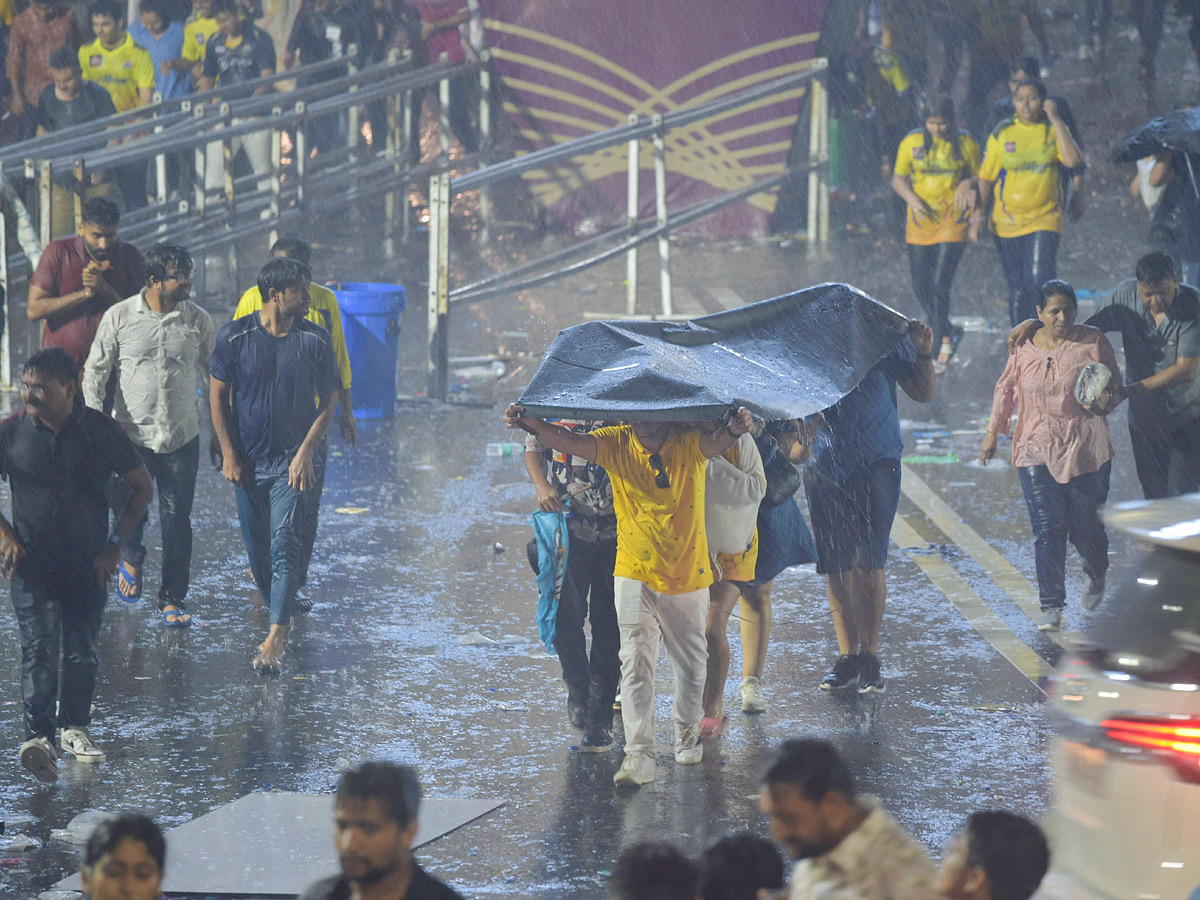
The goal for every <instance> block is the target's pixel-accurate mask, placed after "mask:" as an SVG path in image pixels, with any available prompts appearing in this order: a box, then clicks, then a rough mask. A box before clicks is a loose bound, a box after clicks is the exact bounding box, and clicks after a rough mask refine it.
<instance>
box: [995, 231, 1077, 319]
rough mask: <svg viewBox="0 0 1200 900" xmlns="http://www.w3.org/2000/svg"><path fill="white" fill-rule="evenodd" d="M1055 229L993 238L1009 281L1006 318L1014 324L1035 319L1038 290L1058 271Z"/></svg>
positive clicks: (1057, 235)
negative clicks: (1011, 236)
mask: <svg viewBox="0 0 1200 900" xmlns="http://www.w3.org/2000/svg"><path fill="white" fill-rule="evenodd" d="M1061 237H1062V236H1061V235H1060V234H1059V233H1058V232H1057V231H1035V232H1033V233H1032V234H1023V235H1021V236H1020V237H1015V238H1002V237H997V238H996V249H997V250H998V251H999V252H1000V268H1001V269H1003V270H1004V280H1005V281H1007V282H1008V319H1009V324H1010V325H1014V326H1015V325H1017V324H1018V323H1019V322H1024V321H1025V320H1026V319H1036V318H1037V305H1038V291H1039V290H1041V287H1042V285H1043V284H1045V283H1046V282H1047V281H1049V280H1050V279H1052V278H1056V277H1057V273H1058V242H1059V239H1060V238H1061Z"/></svg>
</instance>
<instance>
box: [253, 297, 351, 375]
mask: <svg viewBox="0 0 1200 900" xmlns="http://www.w3.org/2000/svg"><path fill="white" fill-rule="evenodd" d="M308 296H309V304H308V315H307V316H305V317H304V318H306V319H308V321H310V322H312V323H314V324H316V325H320V326H321V327H322V328H324V329H325V330H326V331H328V332H329V336H330V337H331V338H332V339H333V355H334V356H336V357H337V366H338V373H339V374H340V375H341V377H342V390H344V391H348V390H350V354H349V353H347V352H346V334H345V332H344V331H342V313H341V310H339V309H338V304H337V297H336V296H335V295H334V293H333V291H331V290H330V289H329V288H327V287H322V286H321V285H319V284H315V283H313V282H309V285H308ZM260 309H262V294H260V293H259V292H258V285H255V286H254V287H252V288H250V290H248V291H246V293H244V294H242V299H241V300H239V301H238V305H237V310H236V311H235V312H234V314H233V317H234V318H235V319H240V318H242V316H248V315H250V313H256V312H258V311H259V310H260Z"/></svg>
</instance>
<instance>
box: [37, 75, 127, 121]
mask: <svg viewBox="0 0 1200 900" xmlns="http://www.w3.org/2000/svg"><path fill="white" fill-rule="evenodd" d="M116 114H117V108H116V107H115V106H113V102H112V97H110V96H109V94H108V91H106V90H105V89H104V88H102V87H100V85H98V84H96V82H94V81H85V82H84V83H83V90H82V91H81V92H80V94H79V96H78V97H76V98H75V99H74V100H60V99H58V95H57V94H56V93H54V85H52V84H48V85H46V87H45V88H44V89H43V90H42V96H41V97H40V98H39V100H38V108H37V123H38V124H39V125H41V126H42V127H43V128H45V129H46V130H47V131H62V130H63V129H64V128H70V127H72V126H73V125H82V124H84V123H85V122H94V121H96V120H97V119H103V118H104V117H105V116H115V115H116Z"/></svg>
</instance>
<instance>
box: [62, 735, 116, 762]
mask: <svg viewBox="0 0 1200 900" xmlns="http://www.w3.org/2000/svg"><path fill="white" fill-rule="evenodd" d="M58 746H59V747H60V748H62V750H63V752H65V753H70V754H71V755H72V756H74V757H75V759H76V761H77V762H84V763H100V762H104V761H105V760H106V759H108V757H107V756H105V755H104V751H103V750H101V749H100V748H99V747H97V746H96V745H95V744H93V743H92V739H91V737H90V736H89V735H88V733H87V729H86V728H79V727H71V728H64V729H63V730H62V731H61V732H59V735H58Z"/></svg>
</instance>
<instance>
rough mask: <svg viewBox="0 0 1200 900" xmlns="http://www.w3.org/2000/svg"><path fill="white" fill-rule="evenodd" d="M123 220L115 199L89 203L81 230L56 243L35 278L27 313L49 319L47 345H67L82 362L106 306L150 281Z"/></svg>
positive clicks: (44, 333) (78, 363)
mask: <svg viewBox="0 0 1200 900" xmlns="http://www.w3.org/2000/svg"><path fill="white" fill-rule="evenodd" d="M120 221H121V211H120V210H119V209H118V208H117V205H116V204H115V203H113V202H112V201H111V200H106V199H105V198H103V197H92V198H91V199H89V200H86V201H84V204H83V208H82V210H81V215H80V222H79V228H78V232H79V233H78V234H77V235H76V236H75V237H68V238H59V239H58V240H57V241H51V242H50V244H49V246H47V247H46V250H45V252H44V253H43V254H42V259H41V262H39V263H38V267H37V270H36V271H35V272H34V273H33V276H32V277H31V278H30V279H29V304H28V309H27V312H28V315H29V318H30V319H31V320H33V321H34V322H39V321H41V322H45V329H44V330H43V331H42V347H62V348H63V349H64V350H66V351H67V353H69V354H70V355H71V359H73V360H74V361H75V365H76V366H81V365H83V361H84V360H85V359H87V355H88V351H89V350H90V349H91V347H92V341H93V340H95V338H96V329H97V328H98V327H99V326H100V317H101V316H103V315H104V312H105V310H107V309H108V308H109V307H110V306H113V305H114V304H116V303H119V302H121V301H122V300H124V299H125V298H126V297H132V296H133V295H134V294H136V293H138V292H139V291H140V290H141V289H142V286H143V285H144V284H145V283H146V264H145V262H144V261H143V260H142V254H141V253H139V252H138V250H137V248H136V247H134V246H133V245H132V244H126V243H125V242H124V241H122V240H121V239H120V238H119V237H118V236H117V225H118V224H119V223H120Z"/></svg>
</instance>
